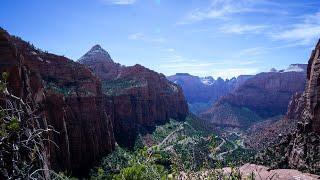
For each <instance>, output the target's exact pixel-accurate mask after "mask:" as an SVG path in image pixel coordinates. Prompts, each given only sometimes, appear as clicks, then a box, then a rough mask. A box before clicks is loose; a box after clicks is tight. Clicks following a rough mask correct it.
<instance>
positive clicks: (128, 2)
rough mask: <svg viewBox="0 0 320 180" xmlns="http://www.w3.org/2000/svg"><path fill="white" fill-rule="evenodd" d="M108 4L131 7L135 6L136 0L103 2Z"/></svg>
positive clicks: (103, 0) (108, 0)
mask: <svg viewBox="0 0 320 180" xmlns="http://www.w3.org/2000/svg"><path fill="white" fill-rule="evenodd" d="M101 1H102V2H104V3H107V4H117V5H130V4H134V3H135V2H136V0H101Z"/></svg>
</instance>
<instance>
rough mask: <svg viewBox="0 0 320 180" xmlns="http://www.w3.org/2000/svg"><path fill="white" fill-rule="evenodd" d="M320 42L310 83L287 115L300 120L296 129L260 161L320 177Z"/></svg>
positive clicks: (312, 59) (312, 62) (311, 65)
mask: <svg viewBox="0 0 320 180" xmlns="http://www.w3.org/2000/svg"><path fill="white" fill-rule="evenodd" d="M319 53H320V41H319V42H318V44H317V45H316V48H315V50H314V51H313V52H312V54H311V57H310V59H309V62H308V72H307V84H306V88H305V91H304V93H303V96H302V98H300V100H297V101H293V102H292V104H291V107H292V108H289V109H288V113H287V116H288V117H291V118H292V117H293V118H298V119H299V122H298V123H297V127H296V130H295V131H294V132H293V133H291V134H289V135H287V136H285V137H283V138H282V140H281V142H280V143H279V144H277V145H275V146H271V147H270V148H268V149H267V150H266V151H265V152H264V153H261V154H260V155H259V156H258V157H257V159H258V160H260V161H262V163H267V164H268V163H269V164H271V165H272V166H273V167H276V168H277V167H284V166H285V167H290V168H296V169H300V170H304V171H309V172H312V173H317V174H320V153H319V152H320V135H319V134H320V121H319V119H320V114H319V98H318V95H319V89H320V88H319V82H318V81H319V79H320V68H319V65H320V63H319V62H320V61H319Z"/></svg>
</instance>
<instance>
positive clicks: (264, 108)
mask: <svg viewBox="0 0 320 180" xmlns="http://www.w3.org/2000/svg"><path fill="white" fill-rule="evenodd" d="M305 77H306V72H305V71H288V72H268V73H260V74H257V75H255V76H254V77H252V78H250V79H249V80H247V81H246V82H245V83H244V84H243V85H241V86H240V87H238V88H237V89H236V90H235V91H234V92H231V93H230V94H228V95H226V96H225V97H223V98H221V99H220V100H219V101H218V102H217V103H215V104H214V105H213V106H212V108H210V109H209V110H208V111H206V112H204V113H202V114H201V117H202V118H204V119H207V120H208V121H210V122H212V123H214V124H216V125H218V126H235V127H243V128H245V127H248V126H250V125H252V124H253V123H254V122H259V121H262V120H265V119H268V118H271V117H274V116H279V115H284V114H285V113H286V111H287V106H288V103H289V101H290V99H291V97H292V96H293V95H294V94H295V93H296V92H302V91H303V89H304V87H305Z"/></svg>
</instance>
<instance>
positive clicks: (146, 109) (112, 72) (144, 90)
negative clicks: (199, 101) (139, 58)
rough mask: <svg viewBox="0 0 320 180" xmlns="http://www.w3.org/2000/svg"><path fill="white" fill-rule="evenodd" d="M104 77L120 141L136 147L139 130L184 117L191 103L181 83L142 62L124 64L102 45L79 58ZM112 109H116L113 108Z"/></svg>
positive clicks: (116, 132)
mask: <svg viewBox="0 0 320 180" xmlns="http://www.w3.org/2000/svg"><path fill="white" fill-rule="evenodd" d="M79 62H80V63H83V64H84V65H86V66H88V67H89V68H90V69H91V70H92V71H93V72H94V73H95V74H96V75H97V76H98V77H100V78H101V80H102V90H103V93H104V94H105V98H106V99H107V102H108V103H109V104H108V105H107V106H106V107H108V108H107V109H106V111H107V112H108V114H109V115H110V116H112V117H113V119H114V132H115V138H116V141H117V143H118V144H119V145H121V146H123V147H127V148H133V146H134V143H135V139H136V138H137V136H138V134H139V133H147V132H150V131H152V130H154V129H155V126H156V125H157V124H163V123H165V122H168V120H169V119H170V118H173V119H176V120H184V119H185V117H186V115H187V113H188V107H187V103H186V101H185V99H184V96H183V93H182V90H181V88H180V87H179V86H177V85H175V84H174V83H172V82H170V81H168V80H167V79H166V77H165V76H164V75H163V74H158V73H156V72H154V71H152V70H149V69H147V68H145V67H143V66H141V65H135V66H129V67H125V66H121V65H119V64H116V63H114V62H113V60H112V59H111V58H110V56H109V54H108V53H107V52H106V51H105V50H103V49H102V48H101V47H100V46H99V45H96V46H94V47H93V48H92V49H91V50H90V51H89V52H87V53H86V54H85V55H84V56H83V57H81V58H80V59H79ZM110 110H112V112H110Z"/></svg>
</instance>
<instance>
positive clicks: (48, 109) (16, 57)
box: [0, 30, 115, 175]
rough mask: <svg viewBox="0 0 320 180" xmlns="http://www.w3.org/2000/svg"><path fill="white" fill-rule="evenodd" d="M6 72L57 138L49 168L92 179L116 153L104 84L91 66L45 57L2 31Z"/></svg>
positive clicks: (0, 50)
mask: <svg viewBox="0 0 320 180" xmlns="http://www.w3.org/2000/svg"><path fill="white" fill-rule="evenodd" d="M0 46H1V48H0V63H1V72H3V71H7V72H9V81H8V86H9V90H10V91H12V92H13V93H14V94H15V95H17V96H19V97H22V98H24V99H26V101H28V102H32V103H33V105H34V106H35V107H36V108H37V111H39V116H41V117H42V120H43V124H45V125H47V126H52V127H53V128H54V129H55V130H56V131H58V132H59V133H53V134H51V139H52V140H53V141H54V143H55V144H54V143H49V144H48V146H47V149H48V153H49V161H50V162H49V165H50V167H51V168H53V169H54V170H57V171H65V170H68V171H71V172H72V173H73V174H74V175H83V174H86V173H87V172H88V170H89V168H91V167H92V165H93V164H94V163H95V162H96V161H98V160H99V159H100V158H101V157H102V156H103V155H105V154H106V153H108V152H110V151H112V150H113V148H114V142H115V140H114V136H113V125H112V124H113V122H112V119H111V118H109V117H108V116H107V115H106V111H105V108H104V104H105V102H104V98H103V94H102V92H101V82H100V80H99V79H98V78H96V77H95V76H94V75H93V74H92V73H91V71H90V70H89V69H87V68H86V67H85V66H83V65H81V64H79V63H75V62H73V61H72V60H69V59H67V58H65V57H62V56H57V55H53V54H49V53H46V52H43V51H41V50H39V49H36V48H35V47H33V45H31V44H29V43H26V42H25V41H23V40H21V39H20V38H17V37H12V36H10V35H9V34H8V33H7V32H5V31H4V30H1V31H0Z"/></svg>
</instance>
